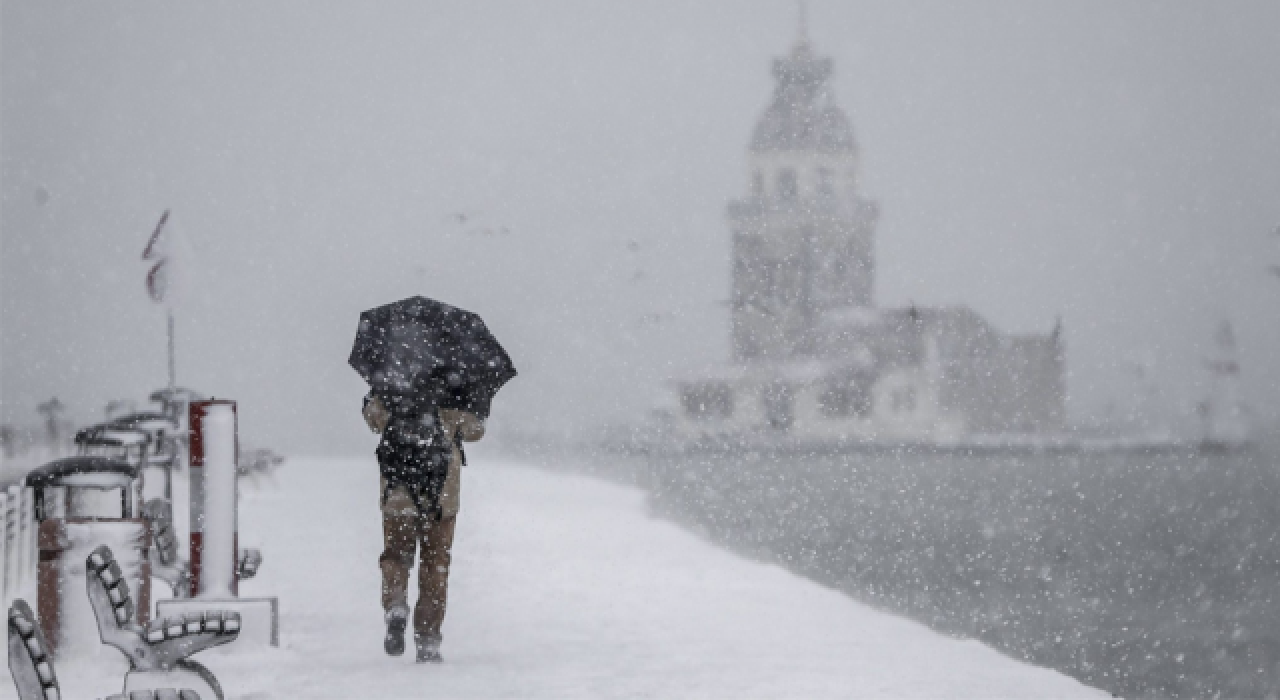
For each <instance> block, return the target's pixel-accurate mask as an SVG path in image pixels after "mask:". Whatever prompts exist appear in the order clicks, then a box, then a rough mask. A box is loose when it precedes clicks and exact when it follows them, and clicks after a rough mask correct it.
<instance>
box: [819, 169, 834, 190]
mask: <svg viewBox="0 0 1280 700" xmlns="http://www.w3.org/2000/svg"><path fill="white" fill-rule="evenodd" d="M834 193H835V186H834V184H833V183H832V180H831V168H818V194H820V195H824V196H830V195H832V194H834Z"/></svg>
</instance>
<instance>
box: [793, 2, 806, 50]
mask: <svg viewBox="0 0 1280 700" xmlns="http://www.w3.org/2000/svg"><path fill="white" fill-rule="evenodd" d="M808 43H809V8H808V4H807V3H805V1H804V0H796V44H797V45H799V46H805V45H808Z"/></svg>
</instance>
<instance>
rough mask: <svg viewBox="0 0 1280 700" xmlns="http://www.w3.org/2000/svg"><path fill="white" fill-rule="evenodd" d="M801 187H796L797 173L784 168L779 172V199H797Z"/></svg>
mask: <svg viewBox="0 0 1280 700" xmlns="http://www.w3.org/2000/svg"><path fill="white" fill-rule="evenodd" d="M798 190H799V187H798V186H797V185H796V171H794V170H792V169H791V168H783V169H782V170H780V171H779V172H778V198H779V199H795V198H796V195H797V194H798Z"/></svg>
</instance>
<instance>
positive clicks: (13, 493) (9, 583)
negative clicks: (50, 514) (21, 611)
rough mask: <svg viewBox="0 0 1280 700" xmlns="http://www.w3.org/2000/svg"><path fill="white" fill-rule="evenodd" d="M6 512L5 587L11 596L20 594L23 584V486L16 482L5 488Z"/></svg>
mask: <svg viewBox="0 0 1280 700" xmlns="http://www.w3.org/2000/svg"><path fill="white" fill-rule="evenodd" d="M5 504H6V505H5V513H4V524H5V527H4V589H5V591H6V593H7V595H8V597H9V598H13V597H15V596H17V595H18V593H19V591H20V586H21V585H22V582H21V576H22V560H21V559H20V558H19V554H20V552H21V543H22V540H21V539H20V538H19V537H18V533H19V528H21V526H22V521H21V516H22V487H21V486H18V485H17V484H14V485H12V486H10V487H9V488H8V489H6V490H5Z"/></svg>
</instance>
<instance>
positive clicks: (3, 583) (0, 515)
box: [0, 491, 17, 606]
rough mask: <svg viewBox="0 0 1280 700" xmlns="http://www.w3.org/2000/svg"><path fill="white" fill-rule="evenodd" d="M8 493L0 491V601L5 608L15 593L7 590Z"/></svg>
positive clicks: (9, 565)
mask: <svg viewBox="0 0 1280 700" xmlns="http://www.w3.org/2000/svg"><path fill="white" fill-rule="evenodd" d="M11 557H12V555H11V554H10V552H9V492H8V491H0V601H3V602H4V604H5V605H6V606H8V604H9V600H10V599H12V598H13V596H14V595H16V593H17V591H14V590H13V589H11V588H9V569H11V568H13V567H12V565H11V564H10V563H9V560H10V558H11Z"/></svg>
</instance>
